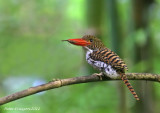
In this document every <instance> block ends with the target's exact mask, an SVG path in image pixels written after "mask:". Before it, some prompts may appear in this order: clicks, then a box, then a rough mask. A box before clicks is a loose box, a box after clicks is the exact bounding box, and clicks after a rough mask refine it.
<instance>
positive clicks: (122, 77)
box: [120, 73, 139, 100]
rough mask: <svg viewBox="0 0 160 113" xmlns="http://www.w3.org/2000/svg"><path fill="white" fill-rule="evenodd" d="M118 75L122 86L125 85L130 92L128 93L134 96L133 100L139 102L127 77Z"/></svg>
mask: <svg viewBox="0 0 160 113" xmlns="http://www.w3.org/2000/svg"><path fill="white" fill-rule="evenodd" d="M120 75H121V79H122V80H123V82H124V84H126V86H127V87H128V89H129V90H130V92H131V93H132V95H133V96H134V98H135V99H136V100H139V98H138V95H137V94H136V92H135V91H134V89H133V87H132V86H131V84H130V83H129V80H128V79H127V76H126V75H125V74H124V73H121V74H120Z"/></svg>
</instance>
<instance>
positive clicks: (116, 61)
mask: <svg viewBox="0 0 160 113" xmlns="http://www.w3.org/2000/svg"><path fill="white" fill-rule="evenodd" d="M86 60H87V62H88V63H89V64H91V65H92V66H93V67H95V68H98V69H99V70H100V71H104V72H106V73H107V74H110V75H116V73H117V72H118V71H121V72H124V71H125V69H126V70H128V68H127V65H126V64H125V63H124V61H123V60H122V59H121V58H120V57H119V56H118V55H117V54H116V53H114V52H113V51H111V50H110V49H108V48H103V49H100V50H96V51H88V52H87V54H86Z"/></svg>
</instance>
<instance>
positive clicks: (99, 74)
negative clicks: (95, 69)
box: [94, 72, 103, 80]
mask: <svg viewBox="0 0 160 113" xmlns="http://www.w3.org/2000/svg"><path fill="white" fill-rule="evenodd" d="M94 75H96V76H98V77H99V80H103V72H100V73H95V74H94Z"/></svg>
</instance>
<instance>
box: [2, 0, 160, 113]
mask: <svg viewBox="0 0 160 113" xmlns="http://www.w3.org/2000/svg"><path fill="white" fill-rule="evenodd" d="M159 5H160V1H159V0H157V1H156V4H155V6H154V9H152V17H150V29H151V32H152V36H153V38H154V39H153V40H154V46H155V49H156V50H154V51H156V54H155V56H154V57H153V58H154V59H153V66H154V69H153V72H154V73H160V70H159V67H160V63H159V62H160V59H159V57H160V44H159V42H160V32H159V30H160V26H159V25H160V21H159V20H160V13H159V12H160V8H159V7H158V6H159ZM130 6H131V3H130V2H129V1H127V0H122V1H119V2H118V6H117V7H118V9H119V13H120V14H121V20H122V23H121V28H122V29H123V32H124V33H126V32H129V30H128V29H129V27H127V26H128V25H130V19H131V17H129V16H128V12H127V11H128V9H130ZM86 7H87V5H86V2H85V0H6V1H4V0H0V64H1V65H0V76H1V79H0V96H1V97H3V96H5V95H9V94H11V93H14V92H16V91H20V90H22V89H25V88H28V87H30V86H33V84H34V82H35V81H36V80H40V81H43V82H47V81H50V80H52V79H53V78H69V77H74V76H83V75H87V74H88V73H89V72H88V71H87V69H86V67H85V65H84V64H85V61H84V53H83V50H82V49H81V48H80V47H76V46H73V45H70V44H68V43H65V42H61V40H63V39H68V38H79V37H82V36H83V35H84V34H85V33H86V32H85V31H86V30H87V25H86V18H85V15H86V12H85V10H86ZM104 10H105V9H104ZM104 13H105V12H104ZM104 18H108V17H106V16H104ZM106 20H107V19H106ZM103 23H104V24H103V25H102V28H103V30H102V31H104V33H103V34H102V36H106V37H110V36H111V34H110V32H109V31H110V25H109V23H110V20H108V21H107V22H106V21H105V19H104V20H103ZM106 23H107V24H108V25H105V24H106ZM105 29H107V31H106V30H105ZM125 37H127V38H126V41H125V46H127V47H128V48H127V53H126V54H128V53H130V55H128V57H129V58H127V59H126V60H127V64H128V65H129V67H132V68H130V72H132V71H137V72H143V70H145V68H146V67H147V65H146V61H140V62H138V63H137V64H135V65H133V64H132V62H130V61H129V60H130V59H131V57H133V56H131V55H132V53H131V49H132V47H133V43H137V44H138V45H143V44H144V43H145V41H146V38H145V33H144V31H143V29H140V30H138V31H136V32H130V33H129V34H128V35H126V36H125ZM132 37H136V38H134V39H133V38H132ZM103 40H104V38H103ZM104 42H105V43H106V44H107V45H108V47H110V45H111V44H110V43H111V41H110V40H109V38H108V39H105V40H104ZM128 42H129V43H128ZM40 83H41V82H40ZM17 84H18V85H17ZM154 84H155V85H154V87H155V89H156V91H155V96H156V97H155V99H157V101H155V105H156V109H159V108H158V106H160V102H158V100H160V96H159V95H160V91H159V90H158V89H160V85H159V84H158V83H154ZM133 85H134V83H133ZM118 88H119V87H117V86H116V82H114V81H111V82H97V83H89V84H80V85H72V86H67V87H62V88H58V89H54V90H50V91H46V92H44V93H41V94H36V95H32V96H29V97H26V98H23V99H20V100H17V101H14V102H11V103H8V104H6V105H4V106H1V109H0V112H1V113H21V112H22V111H21V110H6V108H31V107H38V108H40V110H37V111H36V110H33V111H27V110H26V111H23V112H24V113H28V112H32V113H37V112H38V113H44V112H51V111H52V112H54V113H75V112H76V113H93V112H94V113H103V112H107V113H115V112H118V110H119V107H118V104H119V98H120V97H119V96H120V95H119V94H118ZM142 92H143V91H142ZM127 94H128V92H127ZM127 98H128V103H129V105H128V109H130V108H132V106H133V105H134V104H135V100H134V99H133V97H132V96H128V97H127Z"/></svg>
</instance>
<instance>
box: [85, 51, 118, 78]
mask: <svg viewBox="0 0 160 113" xmlns="http://www.w3.org/2000/svg"><path fill="white" fill-rule="evenodd" d="M91 53H92V51H87V53H86V61H87V62H88V63H89V64H91V65H92V66H93V67H94V68H96V69H98V70H100V71H101V72H104V74H106V75H107V76H109V77H117V76H119V74H117V72H116V70H115V69H113V68H112V67H111V65H108V64H106V63H104V62H101V61H94V60H93V59H91V58H90V54H91Z"/></svg>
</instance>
